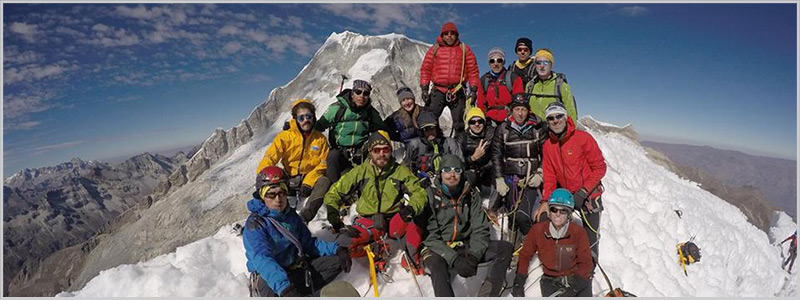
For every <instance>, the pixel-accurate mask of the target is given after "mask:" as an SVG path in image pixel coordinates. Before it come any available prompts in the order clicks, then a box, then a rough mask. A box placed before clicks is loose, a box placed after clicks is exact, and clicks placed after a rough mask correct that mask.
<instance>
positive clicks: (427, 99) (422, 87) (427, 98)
mask: <svg viewBox="0 0 800 300" xmlns="http://www.w3.org/2000/svg"><path fill="white" fill-rule="evenodd" d="M419 89H420V90H422V93H421V94H420V96H421V97H422V102H423V103H425V106H426V107H427V106H430V105H431V97H430V95H429V94H428V85H420V86H419Z"/></svg>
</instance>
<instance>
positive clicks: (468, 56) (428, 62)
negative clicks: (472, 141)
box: [419, 22, 479, 136]
mask: <svg viewBox="0 0 800 300" xmlns="http://www.w3.org/2000/svg"><path fill="white" fill-rule="evenodd" d="M478 76H479V73H478V63H477V61H475V54H473V53H472V49H470V48H469V46H467V45H466V44H464V43H462V42H461V40H459V38H458V29H457V28H456V24H453V22H447V23H444V25H443V26H442V31H441V34H440V35H439V37H437V38H436V43H435V44H434V45H433V46H431V48H430V49H428V52H427V53H425V59H423V60H422V67H421V68H420V70H419V85H420V88H421V89H422V100H423V101H424V102H425V108H426V109H428V110H430V111H432V112H433V113H434V114H436V117H437V118H438V117H440V116H441V115H442V111H444V108H445V106H446V107H449V108H450V115H451V116H452V117H453V130H454V131H455V134H456V135H454V136H458V134H459V133H460V132H462V131H464V110H465V107H466V104H465V101H466V99H467V98H470V99H472V101H473V103H474V101H475V100H476V99H477V97H476V93H477V90H478V80H479V79H478ZM431 83H433V90H430V93H429V87H430V84H431ZM467 88H469V97H467V94H466V93H467V90H466V89H467Z"/></svg>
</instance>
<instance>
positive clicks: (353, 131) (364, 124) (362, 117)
mask: <svg viewBox="0 0 800 300" xmlns="http://www.w3.org/2000/svg"><path fill="white" fill-rule="evenodd" d="M350 91H351V89H345V90H344V91H342V92H341V93H339V95H337V96H336V102H335V103H333V104H331V106H330V107H328V110H326V111H325V113H324V114H322V117H320V118H319V120H318V121H317V123H316V124H314V128H315V129H317V130H319V131H320V132H322V131H325V130H326V129H328V135H329V136H330V135H333V138H329V141H333V143H335V144H332V145H330V147H331V148H338V147H360V146H361V144H363V143H364V142H365V141H366V140H367V138H368V137H369V134H370V133H372V132H375V131H378V130H381V129H383V127H384V126H383V120H382V119H381V115H380V114H379V113H378V111H377V110H375V108H374V107H372V104H371V103H372V98H370V99H368V100H367V103H366V105H364V106H363V107H356V106H355V104H354V103H353V100H352V99H351V98H350ZM339 107H344V108H345V112H344V114H343V115H342V119H341V120H340V121H339V122H338V123H336V124H335V128H329V127H330V126H331V124H333V122H335V121H336V112H337V111H338V110H339Z"/></svg>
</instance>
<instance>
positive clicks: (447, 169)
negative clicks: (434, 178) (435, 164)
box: [442, 167, 464, 174]
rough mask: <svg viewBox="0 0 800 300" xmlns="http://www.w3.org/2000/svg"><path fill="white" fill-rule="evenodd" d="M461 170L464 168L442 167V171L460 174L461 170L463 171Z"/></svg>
mask: <svg viewBox="0 0 800 300" xmlns="http://www.w3.org/2000/svg"><path fill="white" fill-rule="evenodd" d="M463 171H464V169H462V168H459V167H442V173H451V172H455V173H456V174H461V172H463Z"/></svg>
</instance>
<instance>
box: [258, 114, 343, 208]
mask: <svg viewBox="0 0 800 300" xmlns="http://www.w3.org/2000/svg"><path fill="white" fill-rule="evenodd" d="M316 121H317V117H316V108H315V107H314V104H312V103H311V101H308V100H305V99H300V100H297V101H295V102H294V103H293V104H292V120H290V121H288V122H286V124H285V125H284V130H283V131H281V132H279V133H278V135H276V136H275V139H274V140H273V142H272V144H271V145H270V146H269V148H267V151H266V152H265V153H264V157H263V158H262V159H261V162H259V163H258V170H256V173H258V172H260V171H261V170H262V169H264V167H267V166H274V165H277V164H278V162H280V163H281V164H282V165H283V167H284V168H285V169H286V171H287V172H289V176H291V178H289V195H292V196H295V195H296V196H299V197H308V200H307V201H306V204H305V206H304V207H303V209H302V210H301V211H300V217H301V218H303V222H304V223H308V222H309V221H311V219H313V218H314V216H316V215H317V211H318V210H319V208H320V207H321V206H322V198H323V197H325V193H326V192H327V191H328V188H330V186H331V181H330V180H328V178H327V177H325V170H326V169H327V168H328V166H327V164H326V163H325V158H326V157H327V156H328V141H326V140H325V136H324V135H323V134H322V133H321V132H319V131H317V130H314V123H315V122H316Z"/></svg>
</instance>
